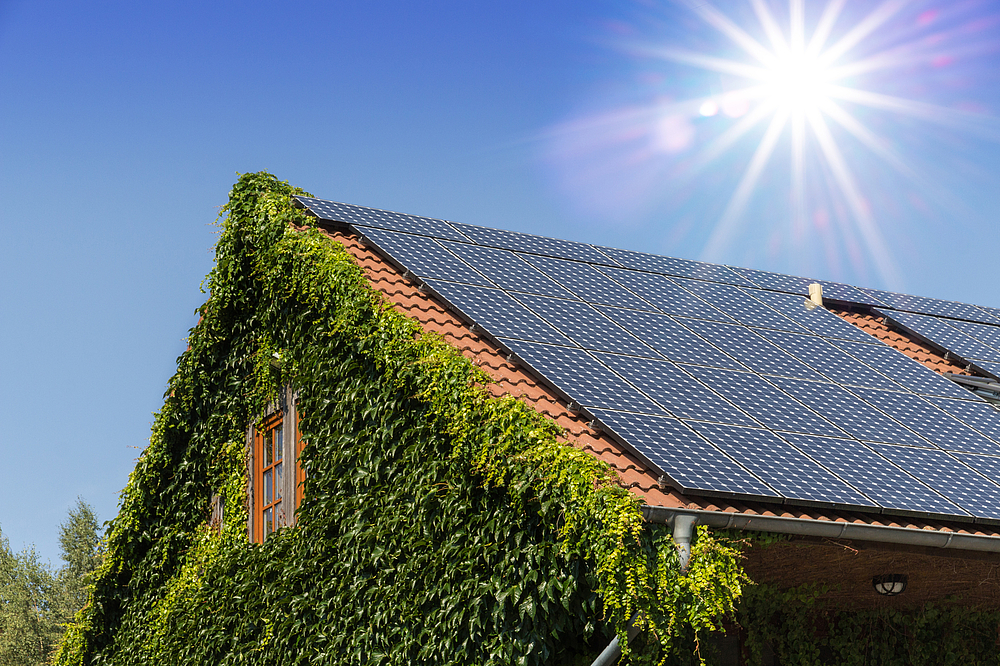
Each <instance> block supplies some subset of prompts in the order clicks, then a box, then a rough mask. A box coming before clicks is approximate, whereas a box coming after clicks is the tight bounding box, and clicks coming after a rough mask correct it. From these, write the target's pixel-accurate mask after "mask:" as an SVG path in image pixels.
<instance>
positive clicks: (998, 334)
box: [947, 319, 1000, 360]
mask: <svg viewBox="0 0 1000 666" xmlns="http://www.w3.org/2000/svg"><path fill="white" fill-rule="evenodd" d="M947 324H948V326H952V327H954V328H957V329H958V330H960V331H962V332H963V333H965V334H966V335H971V336H972V337H974V338H975V339H976V340H979V341H980V342H982V343H983V344H985V345H989V346H990V347H991V348H993V349H995V350H1000V326H990V325H989V324H981V323H979V322H971V321H955V320H954V319H949V320H947ZM998 360H1000V359H998Z"/></svg>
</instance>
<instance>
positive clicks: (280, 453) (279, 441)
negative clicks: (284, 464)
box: [274, 424, 285, 460]
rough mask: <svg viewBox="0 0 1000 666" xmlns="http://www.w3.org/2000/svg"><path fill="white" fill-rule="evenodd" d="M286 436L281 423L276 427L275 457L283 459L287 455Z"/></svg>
mask: <svg viewBox="0 0 1000 666" xmlns="http://www.w3.org/2000/svg"><path fill="white" fill-rule="evenodd" d="M284 445H285V437H284V433H283V431H282V428H281V425H280V424H279V425H278V427H277V428H275V429H274V459H275V460H281V459H282V458H284V457H285V446H284Z"/></svg>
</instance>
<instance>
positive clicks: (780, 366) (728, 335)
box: [678, 319, 823, 380]
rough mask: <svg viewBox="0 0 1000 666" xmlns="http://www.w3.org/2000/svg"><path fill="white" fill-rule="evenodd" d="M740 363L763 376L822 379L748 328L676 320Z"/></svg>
mask: <svg viewBox="0 0 1000 666" xmlns="http://www.w3.org/2000/svg"><path fill="white" fill-rule="evenodd" d="M678 321H680V323H681V324H683V325H684V326H686V327H688V328H690V329H691V330H692V331H694V332H695V333H697V334H698V335H700V336H701V337H703V338H706V339H707V340H709V341H711V342H712V343H713V344H714V345H716V346H717V347H719V348H721V349H722V350H723V351H724V352H726V353H727V354H729V355H730V356H732V357H733V358H735V359H736V360H737V361H739V362H740V363H743V364H744V365H746V366H748V367H750V368H752V369H754V370H756V371H757V372H762V373H765V374H774V375H784V376H787V377H800V378H802V379H815V380H822V379H823V376H822V375H820V374H818V373H817V372H816V371H815V370H812V369H810V368H809V367H808V366H806V365H805V364H804V363H802V362H800V361H796V360H795V359H794V358H792V357H791V356H789V355H788V354H786V353H785V352H783V351H781V350H780V349H778V348H777V347H775V346H774V345H772V344H771V343H770V342H768V341H766V340H765V339H764V338H762V337H760V336H759V335H755V334H754V333H752V332H751V331H750V329H748V328H744V327H742V326H730V325H729V324H718V323H716V322H711V321H699V320H697V319H682V320H678Z"/></svg>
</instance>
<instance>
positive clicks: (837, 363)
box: [754, 329, 902, 390]
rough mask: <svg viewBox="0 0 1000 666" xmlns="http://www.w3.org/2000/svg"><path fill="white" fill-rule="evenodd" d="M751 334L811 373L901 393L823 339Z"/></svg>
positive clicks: (761, 332)
mask: <svg viewBox="0 0 1000 666" xmlns="http://www.w3.org/2000/svg"><path fill="white" fill-rule="evenodd" d="M754 332H755V333H756V334H757V335H759V336H761V337H762V338H766V339H767V340H769V341H770V342H772V343H774V344H775V345H777V346H778V347H781V348H782V349H784V350H785V351H786V352H788V353H789V354H791V355H792V356H794V357H795V358H797V359H799V360H800V361H802V362H803V363H805V364H806V365H808V366H809V367H811V368H812V369H813V370H817V371H819V372H821V373H822V374H823V375H824V376H825V377H827V378H829V379H832V380H833V381H835V382H838V383H840V384H848V385H854V386H872V387H875V388H885V389H897V390H898V389H900V388H902V387H901V386H900V385H899V384H897V383H896V382H894V381H892V380H891V379H889V378H888V377H886V376H885V375H883V374H882V373H880V372H877V371H875V370H873V369H871V368H869V367H868V366H867V365H865V364H864V363H862V362H861V361H858V360H857V359H855V358H854V357H853V356H850V355H848V354H847V353H846V352H843V351H841V350H839V349H837V348H836V347H834V346H833V345H831V344H830V343H829V342H827V341H826V340H824V339H823V338H819V337H816V336H815V335H798V334H797V333H786V332H785V331H768V330H766V329H754Z"/></svg>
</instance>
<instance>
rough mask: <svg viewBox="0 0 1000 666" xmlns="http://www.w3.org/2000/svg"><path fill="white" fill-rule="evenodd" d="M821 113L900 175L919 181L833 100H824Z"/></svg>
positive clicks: (885, 144)
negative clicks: (835, 122)
mask: <svg viewBox="0 0 1000 666" xmlns="http://www.w3.org/2000/svg"><path fill="white" fill-rule="evenodd" d="M820 108H821V109H822V111H823V112H824V113H825V114H826V115H828V116H830V118H832V119H833V120H835V121H837V124H839V125H840V126H841V127H843V128H844V129H845V130H847V131H848V132H850V133H851V134H852V135H853V136H854V138H856V139H857V140H858V141H860V142H861V143H862V144H864V145H865V146H866V147H867V148H868V149H869V150H871V151H872V152H873V153H875V154H876V155H878V156H879V157H881V158H882V159H883V160H885V162H886V163H887V164H889V165H891V166H892V167H893V168H895V169H896V171H898V172H899V173H900V174H902V175H904V176H906V177H908V178H910V179H912V180H919V176H917V173H916V171H914V170H913V169H912V168H911V167H910V166H909V165H908V164H906V163H905V162H904V161H903V160H901V159H900V158H899V156H898V155H896V153H894V152H893V151H892V149H891V148H889V145H888V144H887V143H886V142H885V141H883V140H882V139H880V138H879V137H878V136H876V135H875V133H874V132H872V131H871V130H869V129H868V128H867V127H865V126H864V125H863V124H861V122H859V121H858V120H857V118H855V117H854V116H852V115H851V114H849V113H848V112H847V111H845V110H844V109H843V108H841V106H840V105H839V104H837V103H836V102H834V101H833V100H825V101H824V102H823V104H822V105H821V107H820Z"/></svg>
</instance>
